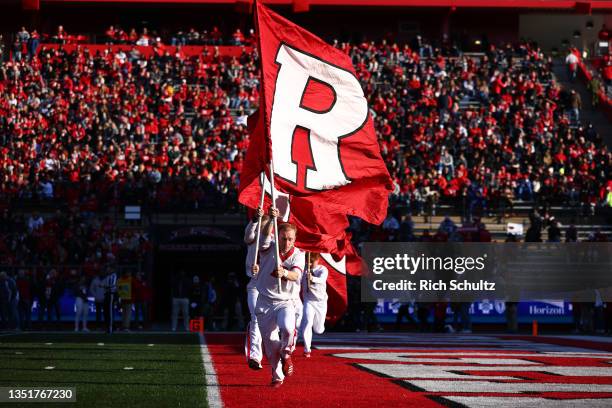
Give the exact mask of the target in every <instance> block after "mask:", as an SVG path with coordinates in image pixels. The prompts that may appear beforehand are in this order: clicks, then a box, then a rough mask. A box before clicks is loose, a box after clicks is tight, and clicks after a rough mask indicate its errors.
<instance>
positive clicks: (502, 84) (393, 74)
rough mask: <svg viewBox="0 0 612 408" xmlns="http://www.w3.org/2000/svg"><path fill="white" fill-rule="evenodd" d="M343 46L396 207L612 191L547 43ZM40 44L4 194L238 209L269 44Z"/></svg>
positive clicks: (98, 204) (16, 113)
mask: <svg viewBox="0 0 612 408" xmlns="http://www.w3.org/2000/svg"><path fill="white" fill-rule="evenodd" d="M24 38H25V36H24ZM181 42H182V40H181ZM337 46H338V47H341V48H342V49H343V50H345V51H346V52H347V53H348V54H349V55H350V56H351V57H352V59H353V62H354V64H355V66H356V69H357V72H358V76H359V78H360V80H361V82H362V85H363V88H364V90H365V92H366V95H367V96H368V98H369V100H370V106H371V111H372V116H373V117H374V122H375V127H376V130H377V132H378V135H379V138H380V144H381V150H382V153H383V156H384V158H385V160H386V161H387V163H388V165H389V170H390V173H391V175H392V177H393V178H394V180H395V182H396V184H397V191H396V194H395V195H394V196H393V202H392V206H393V207H394V208H400V209H404V210H406V211H407V212H410V213H413V214H420V213H423V211H425V210H426V209H427V208H430V207H432V206H434V205H437V204H438V203H448V204H451V205H453V206H455V207H457V208H459V207H461V208H463V209H464V210H465V212H466V213H467V216H468V218H470V217H471V215H472V214H473V213H474V212H475V211H476V212H478V213H479V214H481V213H486V212H490V211H491V210H496V209H500V208H502V209H505V208H510V207H511V206H512V205H513V203H514V202H515V201H516V200H524V201H528V202H537V203H540V204H548V205H550V204H559V205H565V206H574V207H585V208H586V209H589V210H592V209H594V208H597V207H601V206H609V205H610V197H612V182H611V181H610V180H609V174H610V158H611V156H610V152H609V151H608V149H607V148H606V147H605V145H604V144H603V143H602V142H601V137H600V135H598V134H597V133H596V131H595V130H594V129H593V128H592V127H591V126H585V125H583V124H582V123H581V122H580V110H581V101H580V100H579V97H578V99H577V96H576V94H574V93H570V92H568V91H567V90H564V89H561V88H560V86H559V85H558V84H557V83H556V81H555V79H554V77H553V75H552V71H551V67H550V64H551V62H550V59H549V58H547V57H546V56H544V55H543V53H542V52H541V51H540V50H539V49H538V48H537V47H535V46H532V45H530V44H527V43H523V44H519V45H517V46H511V45H507V46H503V47H499V48H496V47H493V46H492V47H491V48H490V49H489V51H488V52H486V53H485V54H479V55H466V54H463V53H462V52H461V51H460V50H458V49H457V48H456V47H451V46H446V47H444V48H434V47H433V46H432V45H430V44H428V43H427V42H425V41H424V40H423V39H421V38H420V37H417V38H416V39H415V41H414V42H413V43H411V44H406V45H403V46H399V45H397V44H391V43H386V42H382V43H373V42H371V43H363V44H355V45H349V44H337ZM38 51H39V52H34V53H32V54H31V55H27V56H26V54H24V56H23V57H19V58H17V57H16V56H14V58H13V59H12V60H11V61H8V62H6V63H4V64H3V65H2V67H1V69H0V93H1V94H2V95H3V98H2V102H1V105H0V114H1V117H2V119H1V122H0V145H1V146H2V153H3V154H2V156H1V158H0V176H1V177H0V180H1V181H0V183H1V184H0V201H1V202H2V203H3V204H0V205H4V206H5V207H6V206H9V203H11V202H13V203H14V202H16V201H24V200H25V201H28V200H39V201H40V200H42V201H45V200H46V201H52V202H57V203H67V204H68V206H70V207H80V208H81V209H82V210H83V209H87V210H90V211H97V210H99V209H101V208H105V209H106V208H113V207H120V206H122V205H124V204H130V203H133V204H140V205H142V206H143V207H144V208H145V209H150V210H153V211H163V210H165V209H172V210H173V211H189V210H193V209H201V208H208V209H214V208H222V209H224V210H229V211H231V210H232V209H236V208H237V206H236V187H237V185H238V182H239V180H238V173H239V171H240V168H241V165H242V160H243V157H244V152H245V149H246V147H247V144H248V137H247V134H246V116H247V114H248V113H249V112H250V111H251V110H252V109H254V108H255V107H256V105H257V102H258V98H259V94H258V85H259V79H258V69H257V55H256V52H255V51H248V50H247V49H243V51H242V54H241V55H240V56H239V57H236V58H228V57H223V56H221V55H218V54H213V55H210V54H202V55H199V56H191V57H188V56H185V55H183V54H182V53H181V52H180V50H179V52H177V53H175V54H170V53H169V52H168V51H165V52H155V53H152V54H149V55H143V54H141V53H140V52H139V51H138V50H137V49H136V48H134V49H132V50H131V51H127V52H126V51H123V50H120V49H115V48H112V47H111V46H109V48H108V49H106V50H104V51H103V52H96V53H94V52H90V51H88V48H87V46H79V47H76V48H73V50H71V51H70V52H68V51H66V50H64V49H63V48H61V47H59V48H53V49H51V48H47V47H42V50H38ZM94 192H95V194H94Z"/></svg>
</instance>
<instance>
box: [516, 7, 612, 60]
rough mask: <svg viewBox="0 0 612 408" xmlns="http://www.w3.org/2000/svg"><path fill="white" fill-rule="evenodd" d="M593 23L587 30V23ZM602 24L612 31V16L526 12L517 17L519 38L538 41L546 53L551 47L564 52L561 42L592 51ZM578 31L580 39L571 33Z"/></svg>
mask: <svg viewBox="0 0 612 408" xmlns="http://www.w3.org/2000/svg"><path fill="white" fill-rule="evenodd" d="M588 21H592V22H593V25H594V27H593V28H592V29H591V30H587V29H586V23H587V22H588ZM603 23H606V26H607V27H608V28H612V13H608V14H602V13H600V14H593V15H591V16H588V15H576V14H550V13H528V14H521V15H520V16H519V35H520V37H521V38H528V39H532V40H535V41H537V42H538V43H539V44H540V46H541V47H542V48H543V49H544V50H545V51H550V50H551V49H553V48H558V49H559V50H562V49H563V46H562V45H561V43H562V41H563V40H568V41H569V42H570V44H571V45H572V46H574V47H577V48H578V49H580V50H589V51H592V50H593V44H595V41H596V40H597V34H598V33H599V30H600V29H601V26H602V24H603ZM576 30H579V31H580V33H581V36H580V38H577V39H576V38H573V34H574V31H576Z"/></svg>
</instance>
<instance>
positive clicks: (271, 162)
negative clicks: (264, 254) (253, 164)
mask: <svg viewBox="0 0 612 408" xmlns="http://www.w3.org/2000/svg"><path fill="white" fill-rule="evenodd" d="M270 194H271V195H272V207H275V206H276V192H275V189H274V159H273V158H271V157H270ZM275 208H276V207H275ZM273 218H274V234H275V235H276V238H275V239H274V248H275V250H276V254H275V255H276V264H277V265H278V266H281V265H282V264H281V262H280V252H279V248H278V221H277V220H276V217H273ZM277 279H278V293H279V294H280V293H281V292H282V289H281V278H280V276H279V277H277Z"/></svg>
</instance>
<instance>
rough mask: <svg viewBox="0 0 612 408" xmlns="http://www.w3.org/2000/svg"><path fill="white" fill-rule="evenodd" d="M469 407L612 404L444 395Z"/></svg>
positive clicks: (567, 407)
mask: <svg viewBox="0 0 612 408" xmlns="http://www.w3.org/2000/svg"><path fill="white" fill-rule="evenodd" d="M443 398H444V399H445V400H450V401H453V402H456V403H458V404H462V405H465V406H467V407H474V408H481V407H482V408H484V407H494V408H505V407H508V408H533V407H538V408H575V407H589V408H599V407H601V408H604V407H605V408H609V407H610V406H612V399H610V398H601V399H599V398H597V399H595V398H584V399H547V398H516V397H443Z"/></svg>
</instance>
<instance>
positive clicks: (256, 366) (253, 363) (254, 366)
mask: <svg viewBox="0 0 612 408" xmlns="http://www.w3.org/2000/svg"><path fill="white" fill-rule="evenodd" d="M249 368H250V369H251V370H261V369H262V368H263V367H262V366H261V363H260V362H259V361H257V360H255V359H254V358H251V359H249Z"/></svg>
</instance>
